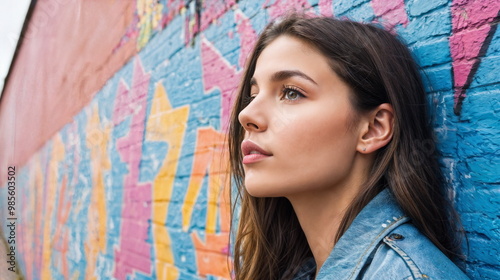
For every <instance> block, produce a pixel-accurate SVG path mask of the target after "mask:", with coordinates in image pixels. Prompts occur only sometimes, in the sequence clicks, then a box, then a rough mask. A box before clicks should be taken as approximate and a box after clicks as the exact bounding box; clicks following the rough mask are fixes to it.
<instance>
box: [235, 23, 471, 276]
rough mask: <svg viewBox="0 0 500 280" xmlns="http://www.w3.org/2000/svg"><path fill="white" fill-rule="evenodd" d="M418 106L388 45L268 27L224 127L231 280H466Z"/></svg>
mask: <svg viewBox="0 0 500 280" xmlns="http://www.w3.org/2000/svg"><path fill="white" fill-rule="evenodd" d="M426 104H427V101H426V96H425V92H424V88H423V86H422V82H421V78H420V76H419V72H418V70H417V66H416V65H415V63H414V61H413V59H412V57H411V55H410V53H409V51H408V49H407V48H406V47H405V46H404V45H403V44H402V43H400V42H399V41H398V40H397V39H396V38H395V37H394V36H393V35H391V34H390V33H389V32H387V31H384V30H382V29H380V28H377V27H374V26H371V25H365V24H361V23H355V22H350V21H340V20H336V19H332V18H324V17H315V18H309V17H306V16H303V15H291V16H287V17H285V18H282V19H280V20H278V21H276V22H273V23H270V24H269V25H268V26H267V27H266V28H265V30H264V31H263V33H262V34H261V35H260V37H259V39H258V41H257V43H256V46H255V48H254V50H253V53H252V54H251V56H250V57H249V62H248V64H247V67H246V71H245V73H244V76H243V80H242V82H241V86H240V89H239V93H238V97H237V100H236V103H235V107H234V111H233V116H232V120H231V127H230V140H229V142H230V143H229V146H230V147H229V148H230V158H231V172H232V175H233V177H234V179H235V183H236V187H237V189H238V199H239V202H238V203H239V205H240V207H241V211H240V213H239V214H240V216H239V223H238V229H237V233H236V237H235V241H234V246H235V247H234V273H235V277H236V279H249V280H268V279H454V280H458V279H468V278H467V277H466V276H465V274H463V272H462V271H461V270H460V269H458V268H457V267H456V266H455V265H454V264H453V262H451V261H450V258H452V259H455V258H456V257H458V256H459V255H460V242H459V240H460V238H459V237H457V232H458V229H459V226H457V224H458V223H457V215H456V212H455V211H454V210H453V208H452V207H451V204H450V203H449V201H448V198H447V194H448V192H447V189H446V186H445V184H444V180H443V177H442V174H441V172H440V167H439V164H438V161H437V156H436V154H437V151H436V149H435V148H434V142H433V133H432V127H431V123H430V121H429V120H428V113H427V111H426Z"/></svg>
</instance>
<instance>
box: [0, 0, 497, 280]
mask: <svg viewBox="0 0 500 280" xmlns="http://www.w3.org/2000/svg"><path fill="white" fill-rule="evenodd" d="M37 2H38V3H37V5H36V7H35V10H34V13H33V16H32V19H31V21H30V25H29V28H31V29H28V32H27V33H26V34H25V38H24V40H23V44H22V46H21V49H20V51H19V55H18V57H17V59H16V61H15V64H14V66H13V68H12V69H11V74H10V77H9V80H8V81H7V83H6V90H5V92H4V97H3V98H2V100H1V103H0V108H1V110H0V131H2V136H0V154H2V155H3V156H2V160H1V161H0V166H1V167H2V169H1V170H4V171H2V172H5V173H7V171H6V170H8V166H13V167H15V192H16V205H15V206H16V207H15V210H14V212H12V215H11V216H9V214H10V212H8V211H4V209H7V204H8V203H7V201H8V197H9V194H8V191H7V190H8V186H9V183H8V182H6V180H7V179H6V177H3V179H2V182H3V187H2V188H0V205H1V207H2V211H0V219H2V221H11V220H7V217H11V218H12V217H15V218H17V220H15V222H16V230H15V236H14V237H12V236H11V234H10V231H9V229H8V228H7V227H4V228H2V230H3V231H4V235H5V238H6V240H11V239H14V240H15V242H16V243H15V257H16V260H17V261H18V263H17V265H16V268H17V269H20V271H21V272H22V274H24V275H25V276H26V278H27V279H69V278H71V279H110V278H116V279H156V278H158V279H200V278H203V279H230V272H229V264H228V261H227V258H226V256H227V255H228V252H229V246H228V237H229V201H228V191H227V190H228V188H227V187H228V184H229V178H228V176H226V175H227V172H226V171H227V166H226V165H225V164H224V163H225V162H226V161H225V160H226V159H227V153H223V150H224V144H225V139H224V137H225V132H226V129H227V121H228V117H229V113H230V108H231V103H232V100H233V97H234V92H235V89H236V88H237V85H238V81H239V78H240V75H241V73H242V68H243V66H244V64H245V58H246V57H247V55H248V54H249V52H250V51H251V47H252V44H253V42H254V41H255V40H256V37H257V34H258V33H259V32H260V31H261V30H262V29H263V27H264V26H265V24H266V23H267V22H269V21H270V20H271V19H273V18H275V17H277V16H279V15H280V14H282V13H283V12H284V11H285V10H286V9H289V8H295V9H297V10H306V11H308V12H310V13H313V14H323V15H327V16H337V17H347V18H350V19H354V20H358V21H365V22H380V23H382V24H384V25H385V26H387V28H390V29H392V30H394V32H396V33H398V34H399V35H400V36H401V37H402V38H403V39H404V40H405V41H406V43H407V44H408V45H409V46H410V48H411V49H412V50H413V51H414V54H415V57H416V59H417V60H418V62H419V64H420V65H421V66H422V67H423V69H424V71H425V73H426V77H427V78H426V83H427V88H428V91H429V101H430V103H431V104H432V107H433V108H434V117H435V121H434V122H435V130H436V132H437V135H438V138H439V140H440V142H439V146H438V148H439V149H440V150H441V151H442V154H443V170H444V172H445V175H446V178H447V179H448V181H449V183H450V184H452V185H453V187H454V190H455V193H454V195H455V200H456V206H457V208H458V209H459V211H460V214H461V216H462V219H463V224H464V227H465V229H466V231H467V234H468V238H469V246H470V251H469V253H468V260H467V263H466V267H467V273H468V275H469V276H470V277H471V278H473V279H500V259H499V258H500V257H499V256H500V252H499V250H500V222H499V212H500V211H499V210H500V187H499V186H500V122H499V119H500V110H499V108H500V89H499V84H500V76H499V75H498V72H496V71H499V67H498V65H500V52H499V50H500V31H498V30H497V24H498V19H499V10H500V2H498V1H495V0H471V1H467V0H451V1H449V0H435V1H424V0H407V1H403V0H389V1H387V0H384V1H383V0H371V1H366V0H333V1H331V0H319V1H318V0H309V1H308V0H301V1H289V0H274V1H272V0H271V1H269V0H265V1H264V0H260V1H250V0H242V1H236V0H229V1H220V0H209V1H181V0H168V1H166V0H162V1H152V0H137V1H135V2H134V1H114V2H113V1H83V0H80V1H77V0H47V1H37ZM125 3H126V4H125ZM44 14H45V17H44V16H43V15H44ZM41 18H44V20H41ZM30 30H31V31H30ZM34 30H36V31H34ZM30 32H31V33H30ZM433 148H434V147H428V146H425V145H423V146H422V147H415V149H416V150H417V151H418V150H420V151H423V152H425V151H426V150H425V149H433ZM2 176H3V175H2ZM2 224H3V222H2ZM9 238H10V239H9ZM2 273H3V272H2Z"/></svg>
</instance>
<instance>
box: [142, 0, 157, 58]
mask: <svg viewBox="0 0 500 280" xmlns="http://www.w3.org/2000/svg"><path fill="white" fill-rule="evenodd" d="M136 9H137V16H138V17H139V22H138V23H137V27H138V29H139V38H138V39H137V48H138V49H141V48H143V47H144V46H146V44H147V43H148V42H149V39H150V38H151V35H152V32H153V30H154V29H156V28H158V26H159V24H160V22H161V19H162V16H163V14H162V11H163V4H161V3H158V1H156V0H138V1H137V5H136Z"/></svg>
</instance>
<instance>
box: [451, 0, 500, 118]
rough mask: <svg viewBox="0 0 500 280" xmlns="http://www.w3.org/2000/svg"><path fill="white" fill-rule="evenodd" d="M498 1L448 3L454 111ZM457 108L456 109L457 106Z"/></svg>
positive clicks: (481, 46) (488, 32) (477, 59)
mask: <svg viewBox="0 0 500 280" xmlns="http://www.w3.org/2000/svg"><path fill="white" fill-rule="evenodd" d="M499 10H500V2H499V1H496V0H476V1H463V0H454V1H453V2H452V6H451V15H452V32H453V34H452V35H451V36H450V51H451V58H452V61H453V62H452V65H453V79H454V81H453V84H454V86H455V95H454V97H455V113H457V112H459V111H460V109H459V108H460V107H461V100H463V99H464V98H465V89H466V88H467V87H468V86H469V83H470V82H471V81H472V76H473V75H474V73H475V69H477V67H479V63H480V59H479V58H478V57H479V56H480V55H481V54H480V51H481V49H483V48H484V46H483V45H484V42H485V40H486V38H487V37H488V36H489V35H492V34H490V33H491V32H490V31H491V26H490V24H489V23H491V22H492V21H493V20H494V18H495V17H496V16H497V15H498V11H499ZM457 108H458V109H457Z"/></svg>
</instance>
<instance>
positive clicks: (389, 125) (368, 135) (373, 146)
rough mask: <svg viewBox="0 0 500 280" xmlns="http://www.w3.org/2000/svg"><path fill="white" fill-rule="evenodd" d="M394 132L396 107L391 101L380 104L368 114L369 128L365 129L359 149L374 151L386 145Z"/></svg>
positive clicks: (366, 151)
mask: <svg viewBox="0 0 500 280" xmlns="http://www.w3.org/2000/svg"><path fill="white" fill-rule="evenodd" d="M393 133H394V109H393V108H392V105H391V104H389V103H383V104H380V105H379V106H378V107H377V108H375V109H374V110H372V111H371V112H370V113H369V115H368V129H366V130H365V131H363V134H362V135H361V138H360V141H359V142H360V143H359V145H358V146H359V148H358V150H359V151H360V152H362V153H367V154H368V153H372V152H375V151H377V150H378V149H380V148H382V147H384V146H386V145H387V144H388V143H389V142H390V141H391V139H392V135H393Z"/></svg>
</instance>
